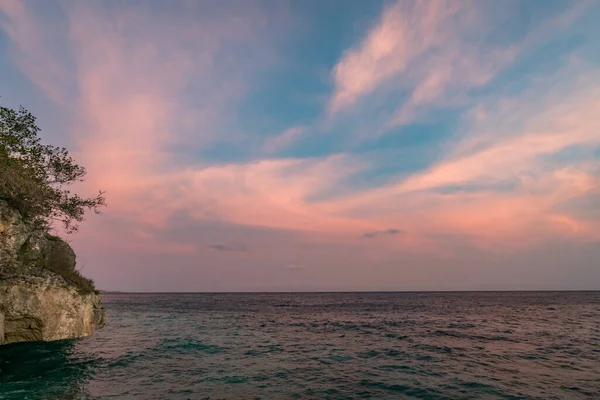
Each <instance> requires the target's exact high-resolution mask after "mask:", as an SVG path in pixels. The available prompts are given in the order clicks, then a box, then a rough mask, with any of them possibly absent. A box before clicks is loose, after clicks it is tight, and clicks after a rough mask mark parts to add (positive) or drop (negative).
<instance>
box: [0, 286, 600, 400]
mask: <svg viewBox="0 0 600 400" xmlns="http://www.w3.org/2000/svg"><path fill="white" fill-rule="evenodd" d="M103 298H104V303H105V307H106V310H107V312H108V316H109V323H108V326H107V327H106V328H104V329H102V330H100V331H98V332H96V333H95V334H94V336H93V337H91V338H86V339H82V340H68V341H60V342H54V343H35V344H18V345H11V346H4V347H2V348H0V399H61V400H62V399H258V398H260V399H293V398H299V399H367V398H371V399H403V398H407V399H409V398H412V399H524V398H526V399H528V398H540V399H552V398H555V399H591V398H599V399H600V293H598V292H556V293H551V292H539V293H534V292H495V293H492V292H490V293H482V292H478V293H285V294H284V293H265V294H233V293H232V294H176V293H172V294H105V295H103Z"/></svg>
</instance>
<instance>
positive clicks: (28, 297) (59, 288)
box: [0, 201, 106, 345]
mask: <svg viewBox="0 0 600 400" xmlns="http://www.w3.org/2000/svg"><path fill="white" fill-rule="evenodd" d="M57 252H58V253H59V254H61V255H62V258H61V260H60V262H61V263H63V266H65V269H66V270H72V269H74V268H75V253H73V250H72V249H71V248H70V246H69V245H68V244H67V243H65V242H63V241H62V240H58V239H57V238H52V237H48V235H47V234H46V233H45V232H38V231H31V230H29V229H28V226H27V224H25V223H24V222H23V220H22V218H21V216H20V214H19V213H18V212H17V211H15V210H13V209H11V208H10V207H8V206H7V204H6V203H5V202H3V201H0V345H1V344H8V343H16V342H27V341H51V340H60V339H68V338H78V337H83V336H89V335H91V334H92V333H93V332H94V331H95V330H96V329H100V328H102V327H103V326H104V325H105V323H106V314H105V312H104V309H103V307H102V301H101V299H100V296H99V295H98V294H97V293H96V292H93V291H91V290H87V291H85V290H82V289H81V288H80V287H78V286H77V285H76V284H75V283H73V282H70V281H68V280H66V279H65V278H63V277H62V276H61V275H59V274H57V273H54V272H52V271H51V270H49V269H48V268H47V267H46V266H47V262H46V261H47V257H49V254H55V253H57ZM65 276H68V275H65Z"/></svg>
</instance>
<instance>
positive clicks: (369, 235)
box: [363, 228, 405, 239]
mask: <svg viewBox="0 0 600 400" xmlns="http://www.w3.org/2000/svg"><path fill="white" fill-rule="evenodd" d="M402 233H405V232H404V231H401V230H399V229H394V228H390V229H386V230H384V231H374V232H366V233H364V234H363V237H365V238H367V239H374V238H376V237H378V236H385V235H398V234H402Z"/></svg>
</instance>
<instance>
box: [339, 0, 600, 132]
mask: <svg viewBox="0 0 600 400" xmlns="http://www.w3.org/2000/svg"><path fill="white" fill-rule="evenodd" d="M589 5H590V4H589V3H585V2H581V3H578V4H572V5H570V6H569V7H566V11H565V10H561V11H560V12H557V11H556V10H553V11H548V12H545V13H540V14H539V15H536V17H535V22H536V26H535V27H534V28H532V29H529V30H527V31H526V32H525V33H517V32H516V31H515V32H511V31H510V29H509V30H507V26H510V25H511V24H513V23H514V16H515V15H516V14H520V13H522V12H523V10H522V7H525V5H524V4H522V3H519V2H516V3H509V4H502V5H501V6H500V5H499V4H494V3H492V2H485V1H468V0H467V1H461V2H455V1H445V0H442V1H433V2H427V1H417V0H414V1H413V0H409V1H396V2H395V3H392V4H390V5H388V6H387V7H385V8H384V10H383V12H382V14H381V16H380V18H379V20H378V21H377V22H376V23H375V24H374V25H373V26H372V27H371V28H370V30H369V31H368V32H367V34H366V35H365V37H364V38H362V39H361V40H360V41H359V43H358V44H357V45H356V46H354V47H351V48H349V49H348V50H347V51H346V52H345V53H344V54H343V56H342V57H341V58H340V59H339V61H338V62H337V63H336V65H335V67H334V68H333V70H332V78H333V81H334V91H333V93H332V95H331V97H330V101H329V105H328V107H329V113H330V114H331V115H335V114H338V113H340V112H342V111H345V112H346V113H345V114H344V115H345V117H347V115H348V114H359V115H361V117H362V118H366V117H369V118H371V120H372V121H373V122H375V123H378V124H382V125H383V126H382V127H379V128H377V129H373V128H372V127H371V129H370V130H371V132H372V133H371V136H378V135H381V134H383V133H384V132H386V131H388V130H390V129H391V128H393V127H395V126H398V125H403V126H406V125H410V124H411V123H414V122H415V121H424V120H428V119H429V120H431V119H435V112H434V111H435V110H438V109H448V108H450V109H452V108H455V109H458V108H461V107H465V106H469V105H470V104H472V102H473V99H472V94H471V93H472V92H473V90H474V89H477V88H483V87H485V86H486V85H488V84H490V83H491V82H493V81H494V79H495V78H496V76H497V75H498V74H499V72H500V71H503V70H505V69H506V68H507V67H509V66H510V65H512V64H513V63H514V62H515V60H516V59H517V58H518V56H519V55H521V54H523V53H526V52H527V51H529V50H531V49H533V48H535V47H536V46H539V45H540V44H541V43H545V41H548V38H550V37H553V36H555V35H556V34H557V32H564V29H565V28H566V27H568V26H569V25H570V24H572V23H573V22H574V21H575V20H576V19H577V17H578V16H580V15H582V14H583V12H584V11H585V10H586V9H587V8H588V6H589ZM366 110H368V113H369V114H370V115H365V114H367V111H366Z"/></svg>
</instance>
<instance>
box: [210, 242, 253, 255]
mask: <svg viewBox="0 0 600 400" xmlns="http://www.w3.org/2000/svg"><path fill="white" fill-rule="evenodd" d="M207 247H209V248H211V249H213V250H217V251H225V252H229V251H234V252H244V253H245V252H247V251H248V248H247V247H246V246H244V245H243V244H237V243H213V244H209V245H208V246H207Z"/></svg>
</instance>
